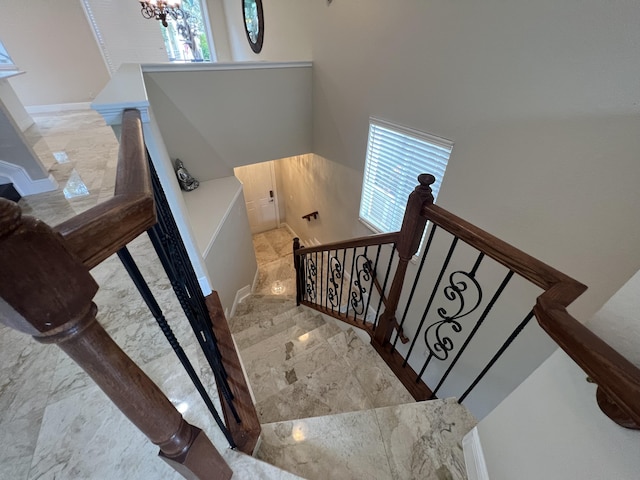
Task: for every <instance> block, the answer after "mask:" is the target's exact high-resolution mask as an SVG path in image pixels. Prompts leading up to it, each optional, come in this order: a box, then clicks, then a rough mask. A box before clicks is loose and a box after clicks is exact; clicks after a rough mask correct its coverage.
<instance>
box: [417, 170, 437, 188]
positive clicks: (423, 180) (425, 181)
mask: <svg viewBox="0 0 640 480" xmlns="http://www.w3.org/2000/svg"><path fill="white" fill-rule="evenodd" d="M435 181H436V177H434V176H433V175H431V174H430V173H421V174H420V175H418V182H420V185H422V186H423V187H427V186H429V185H431V184H432V183H434V182H435Z"/></svg>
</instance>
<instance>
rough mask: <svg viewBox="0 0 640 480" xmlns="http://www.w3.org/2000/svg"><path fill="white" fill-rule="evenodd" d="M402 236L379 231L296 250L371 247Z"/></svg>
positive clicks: (310, 250)
mask: <svg viewBox="0 0 640 480" xmlns="http://www.w3.org/2000/svg"><path fill="white" fill-rule="evenodd" d="M399 237H400V232H392V233H379V234H376V235H368V236H366V237H358V238H352V239H350V240H343V241H340V242H333V243H325V244H322V245H317V246H315V247H303V248H300V249H298V250H296V253H297V254H298V255H305V254H307V253H315V252H326V251H328V250H341V249H343V248H354V247H370V246H371V245H384V244H385V243H396V242H397V241H398V238H399Z"/></svg>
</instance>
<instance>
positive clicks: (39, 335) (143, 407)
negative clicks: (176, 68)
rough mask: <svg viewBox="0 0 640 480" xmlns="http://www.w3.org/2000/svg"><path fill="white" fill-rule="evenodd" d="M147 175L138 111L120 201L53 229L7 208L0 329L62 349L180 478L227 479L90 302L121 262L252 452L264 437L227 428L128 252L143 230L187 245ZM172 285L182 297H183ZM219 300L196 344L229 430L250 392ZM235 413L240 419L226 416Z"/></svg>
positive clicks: (0, 226) (128, 120) (209, 308)
mask: <svg viewBox="0 0 640 480" xmlns="http://www.w3.org/2000/svg"><path fill="white" fill-rule="evenodd" d="M149 168H150V167H149V162H148V156H147V151H146V148H145V144H144V139H143V135H142V124H141V120H140V114H139V112H138V111H137V110H126V111H125V112H124V114H123V119H122V131H121V139H120V150H119V155H118V167H117V177H116V187H115V192H114V197H113V198H111V199H110V200H108V201H106V202H104V203H102V204H99V205H97V206H95V207H93V208H91V209H89V210H87V211H85V212H84V213H82V214H79V215H77V216H75V217H73V218H72V219H70V220H68V221H66V222H64V223H62V224H61V225H58V226H57V227H55V229H54V228H51V227H49V226H48V225H46V224H45V223H43V222H41V221H39V220H36V219H34V218H31V217H22V215H21V210H20V207H19V206H18V205H17V204H15V203H13V202H10V201H7V200H4V199H0V265H1V269H2V275H1V276H0V297H1V298H2V299H3V302H2V303H3V304H4V305H5V307H4V308H0V322H1V323H4V324H5V325H7V326H9V327H11V328H14V329H17V330H20V331H22V332H24V333H28V334H30V335H33V336H34V338H35V339H36V340H37V341H39V342H42V343H55V344H57V345H58V346H59V347H60V348H61V349H62V350H63V351H65V352H66V353H67V354H68V355H69V356H70V357H71V358H72V359H73V360H74V361H75V362H76V363H77V364H78V365H80V366H81V367H82V368H83V369H84V370H85V371H86V372H87V374H88V375H89V376H90V377H91V378H92V379H93V380H94V381H95V382H96V384H97V385H98V386H99V387H100V388H101V389H102V390H103V391H104V392H105V393H106V394H107V395H108V396H109V398H110V399H111V400H112V401H113V402H114V403H115V404H116V405H117V406H118V408H119V409H120V410H121V411H122V412H123V413H124V414H125V415H126V416H127V417H128V418H129V419H130V420H131V421H132V422H133V423H134V424H135V425H136V426H137V427H138V428H139V429H140V430H141V431H142V432H143V433H145V435H147V437H148V438H149V439H150V440H151V441H152V442H153V443H155V444H156V445H158V446H159V447H160V457H161V458H163V460H165V461H166V462H167V463H169V464H170V465H171V466H172V467H174V468H175V469H176V470H177V471H179V472H180V473H182V474H183V475H187V476H189V478H197V479H228V478H230V477H231V476H232V471H231V469H230V468H229V466H228V465H227V464H226V462H225V460H224V459H223V458H222V456H221V455H220V454H219V453H218V451H217V450H216V448H215V447H214V446H213V444H212V443H211V442H210V440H209V439H208V438H207V436H206V435H205V434H204V433H203V432H202V431H201V430H200V429H199V428H197V427H195V426H193V425H191V424H189V423H188V422H186V421H185V420H184V419H183V417H182V415H181V414H180V413H179V412H178V411H177V410H176V408H175V407H174V406H173V405H172V404H171V402H170V401H169V400H168V399H167V398H166V396H165V395H164V394H163V393H162V391H161V390H160V389H159V388H158V387H157V386H156V385H155V384H154V383H153V382H152V381H151V380H150V379H149V378H148V377H147V376H146V374H145V373H144V372H143V371H142V370H141V369H140V368H139V367H138V366H137V365H136V364H135V363H134V362H133V361H132V360H131V359H130V358H129V357H128V356H127V355H126V354H125V353H124V352H123V351H122V350H121V349H120V347H118V345H117V344H116V343H115V342H114V341H113V340H112V339H111V337H110V336H109V335H108V334H107V333H106V332H105V330H104V329H103V328H102V326H101V325H100V324H99V323H98V322H97V321H96V313H97V307H96V306H95V304H94V303H93V302H92V299H93V297H94V295H95V294H96V292H97V290H98V285H97V284H96V282H95V281H94V279H93V278H92V276H91V275H90V273H89V270H90V269H91V268H92V267H94V266H96V265H98V264H99V263H100V262H102V261H103V260H105V259H106V258H107V257H109V256H111V255H112V254H114V253H118V255H119V256H120V258H121V259H122V260H123V263H124V264H125V266H126V267H127V270H128V271H129V273H130V275H131V276H132V278H133V280H134V282H135V283H136V286H137V287H138V289H139V290H140V293H141V294H142V295H143V297H144V299H145V301H146V302H147V305H148V306H149V308H150V309H151V311H152V312H153V314H154V316H155V317H156V320H158V323H159V325H160V327H161V328H162V331H163V333H164V334H165V335H166V337H167V339H168V340H169V342H170V343H171V346H172V347H173V349H174V351H175V352H176V354H177V355H178V357H179V358H180V360H181V362H182V363H183V365H184V366H185V368H186V369H187V371H188V373H189V375H190V376H191V378H192V380H194V384H196V388H197V389H198V391H199V392H200V393H201V395H202V396H203V399H204V400H205V403H206V404H207V406H209V408H210V411H211V413H212V414H213V415H214V417H216V421H218V424H219V426H220V427H221V429H222V430H223V433H225V435H226V436H227V438H228V439H229V442H230V445H231V446H233V447H235V446H236V444H239V443H242V444H243V445H245V446H246V447H247V448H248V449H249V450H251V449H253V446H254V445H255V441H256V440H257V437H256V438H251V439H247V438H241V437H242V435H244V434H246V433H247V432H246V431H245V430H243V429H242V428H237V429H235V433H236V434H239V435H236V436H234V432H231V433H230V432H229V431H227V428H226V426H225V425H224V423H223V422H222V421H221V420H220V419H219V417H218V415H217V412H216V411H215V407H214V406H213V403H212V402H211V400H210V399H209V397H208V394H207V392H206V391H205V389H204V387H203V386H202V384H201V383H200V382H199V379H197V376H195V377H194V376H193V375H192V374H195V371H194V369H193V367H192V366H191V364H190V362H189V360H188V358H186V355H185V354H184V351H182V348H181V347H180V345H179V343H178V342H177V340H176V339H175V337H174V336H173V333H172V332H171V329H170V328H169V326H168V324H167V323H166V320H165V319H164V316H163V314H162V311H161V309H160V307H159V305H158V304H157V302H155V300H154V299H153V296H152V295H151V293H150V291H149V289H148V287H147V286H146V283H145V282H144V279H142V277H141V275H140V273H139V271H137V267H136V266H135V263H134V262H133V259H132V258H131V256H130V255H129V253H128V251H127V249H126V245H127V244H128V243H129V242H130V241H131V240H133V239H134V238H136V237H137V236H139V235H140V234H141V233H144V232H145V231H149V232H150V236H151V238H152V240H153V239H154V236H155V238H156V239H157V240H158V244H160V243H162V241H168V242H170V243H171V245H172V246H174V247H175V246H176V245H178V243H179V242H178V240H179V239H175V238H166V237H167V236H168V234H167V233H166V231H165V230H162V229H161V228H159V226H158V225H157V224H156V222H157V216H156V207H158V205H156V204H155V203H154V193H156V192H154V188H153V187H152V181H151V175H150V170H149ZM156 198H157V196H156ZM154 246H156V245H154ZM156 251H157V252H158V253H159V255H161V259H162V258H163V257H164V258H165V259H166V257H167V256H168V255H166V252H165V255H164V256H163V255H162V253H163V250H162V245H160V246H159V247H158V246H156ZM167 268H169V270H170V269H171V268H172V265H165V269H167ZM183 282H186V280H183ZM172 285H173V282H172ZM173 286H174V289H175V290H176V294H178V295H179V292H180V290H179V289H177V288H176V285H173ZM178 286H179V287H181V286H180V285H178ZM145 287H146V288H145ZM192 288H193V286H192ZM200 293H201V292H200ZM216 300H217V297H216V296H215V295H214V296H213V298H212V299H211V304H210V305H204V307H203V310H204V311H203V312H201V316H206V317H207V321H208V323H207V324H205V325H204V326H203V327H200V331H197V332H196V336H197V337H198V340H201V337H204V340H203V342H205V343H206V346H207V347H208V348H209V350H210V355H206V356H207V360H209V361H210V364H211V365H212V367H215V368H214V375H216V380H220V381H219V382H217V384H218V385H217V386H218V388H219V389H220V388H221V389H222V391H221V397H224V399H225V401H223V402H222V403H223V406H226V409H225V416H226V417H228V418H227V421H229V417H233V416H234V415H235V417H236V420H237V422H238V423H239V422H241V420H242V419H241V418H240V417H239V416H238V413H237V412H235V410H234V409H235V407H234V406H233V402H232V400H233V399H234V397H238V392H239V391H240V390H242V388H246V385H240V386H239V385H238V382H240V383H242V382H243V381H244V377H242V376H240V377H238V379H239V380H238V379H236V383H235V384H234V386H230V385H229V382H228V381H227V379H226V376H227V370H230V369H232V368H233V369H235V370H237V369H238V368H237V363H238V362H237V358H236V359H235V361H233V359H231V361H229V360H228V359H222V356H221V354H220V348H219V346H218V345H217V343H218V342H217V340H216V337H215V334H214V331H213V325H212V322H211V318H210V317H211V316H212V315H213V316H216V318H217V324H218V327H217V333H218V332H219V333H221V334H223V335H224V329H221V325H220V323H221V322H222V320H224V316H222V320H221V319H220V317H219V315H218V313H219V312H217V310H216V305H218V304H219V300H218V301H217V302H216ZM181 304H183V308H185V313H187V310H188V309H192V308H194V307H193V306H192V305H191V304H189V303H188V302H181ZM204 330H207V331H206V332H205V331H204ZM229 338H230V335H229ZM223 343H228V341H226V340H225V341H224V342H223ZM206 353H207V352H205V354H206ZM228 356H229V355H228ZM234 373H237V372H234ZM236 376H237V375H236ZM247 397H248V395H247ZM207 400H208V401H207ZM229 411H233V414H231V413H229V415H227V412H229ZM244 413H246V412H244ZM245 418H246V416H245ZM234 423H236V422H234ZM249 433H251V434H254V433H255V432H249ZM236 439H238V440H239V441H238V442H236Z"/></svg>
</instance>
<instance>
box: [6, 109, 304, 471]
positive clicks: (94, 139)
mask: <svg viewBox="0 0 640 480" xmlns="http://www.w3.org/2000/svg"><path fill="white" fill-rule="evenodd" d="M34 119H35V120H36V122H37V125H35V126H33V127H31V128H30V129H29V130H28V131H27V132H26V134H27V138H28V139H29V141H30V142H32V145H33V146H34V149H35V151H36V152H37V153H38V155H39V156H40V158H41V160H42V161H43V163H44V164H45V165H47V167H48V168H50V172H51V173H52V174H53V175H54V177H55V178H56V180H57V181H58V182H59V184H60V188H59V189H58V190H57V191H55V192H51V193H46V194H42V195H34V196H30V197H26V198H23V199H22V200H21V201H20V203H19V204H20V206H21V207H22V209H23V213H24V214H26V215H33V216H36V217H38V218H40V219H42V220H43V221H45V222H47V223H48V224H50V225H56V224H58V223H60V222H61V221H64V220H66V219H68V218H70V217H72V216H74V215H75V214H77V213H79V212H81V211H84V210H86V209H88V208H90V207H91V206H93V205H95V204H97V203H99V202H100V201H102V200H104V199H107V198H109V197H110V196H111V195H112V193H113V185H114V181H115V165H116V164H115V161H116V158H117V150H118V144H117V141H116V139H115V136H114V135H113V133H112V131H111V129H110V128H109V127H107V126H106V125H105V124H104V122H103V121H102V119H101V117H100V116H99V115H97V114H96V113H94V112H89V111H83V112H65V113H62V114H57V115H56V114H51V115H37V116H34ZM56 158H57V159H56ZM74 170H75V171H76V172H77V173H78V175H79V177H80V178H81V179H82V180H83V182H84V183H85V184H86V187H87V190H88V192H89V195H86V196H83V197H75V198H66V197H65V195H64V188H65V184H66V182H67V180H68V179H69V177H70V176H71V174H72V172H73V171H74ZM129 250H130V252H131V254H132V256H133V258H134V259H135V260H136V262H137V263H138V266H139V268H140V270H141V271H142V273H143V275H144V277H145V278H146V279H147V281H148V282H149V285H150V288H151V290H152V292H153V294H154V295H155V297H156V299H157V300H158V302H159V303H160V305H161V306H162V308H163V310H164V313H165V316H166V318H167V320H168V322H169V324H170V325H171V327H172V328H173V330H174V333H175V335H176V337H177V338H178V340H179V341H180V343H181V344H182V346H183V347H184V349H185V351H186V352H187V355H188V356H189V358H190V359H191V361H192V363H193V365H194V368H195V369H196V371H199V372H200V373H201V374H202V375H201V377H202V378H203V381H204V383H205V386H206V387H207V390H208V391H209V394H210V396H211V397H212V400H213V401H214V403H215V404H216V405H217V406H218V407H219V400H218V398H217V390H216V388H215V385H214V384H213V383H212V382H211V380H210V379H211V375H210V374H207V372H206V370H205V368H204V366H205V365H206V360H205V359H204V356H203V355H202V353H201V352H200V349H199V347H198V346H197V343H196V341H195V337H194V335H193V332H192V331H191V328H190V326H189V324H188V322H187V320H186V318H185V317H184V315H183V313H182V310H181V308H180V306H179V304H178V302H177V300H176V298H175V295H174V294H173V292H172V290H171V288H170V285H169V281H168V279H167V278H166V276H165V274H164V271H163V270H162V267H161V265H160V262H159V261H158V259H157V257H156V255H155V252H154V251H153V248H152V247H151V243H150V242H149V240H148V239H147V238H146V237H145V236H141V237H139V238H137V239H136V240H134V241H133V242H132V243H131V244H129ZM92 275H93V276H94V278H95V279H96V281H97V283H98V284H99V285H100V290H99V291H98V294H97V295H96V297H95V299H94V301H95V303H96V304H97V305H98V321H99V322H100V323H101V324H102V325H103V326H104V327H105V329H106V330H107V332H108V333H109V334H110V335H111V336H112V338H113V339H114V340H115V341H116V343H118V344H119V345H120V347H121V348H122V349H123V350H124V351H125V352H126V353H127V354H128V355H129V356H130V357H131V358H132V359H133V360H134V361H135V362H136V363H137V364H138V365H139V366H140V367H141V368H142V369H143V370H144V371H145V372H146V373H147V375H149V377H151V379H152V380H154V381H155V382H156V383H157V384H158V386H159V387H160V388H161V389H162V390H163V391H164V392H165V394H166V395H167V396H168V397H169V398H170V400H171V401H172V402H173V403H174V404H175V405H176V407H177V408H178V409H179V410H180V411H181V412H182V413H183V415H184V417H185V418H186V419H187V420H188V421H190V422H192V423H194V424H195V425H197V426H199V427H201V428H203V430H205V432H206V433H207V435H208V436H209V438H211V440H212V441H213V443H214V444H215V445H216V447H217V448H218V449H219V450H220V451H221V452H223V455H224V457H225V458H226V459H227V461H228V462H229V463H230V465H231V467H232V469H234V471H235V472H236V474H235V475H234V478H239V479H243V478H247V479H254V478H260V479H283V480H285V479H294V478H298V477H296V476H295V475H292V474H288V473H286V472H282V471H280V470H279V469H276V468H275V467H272V466H270V465H267V464H264V463H262V462H258V461H256V460H255V459H253V458H251V457H247V456H246V455H243V454H241V453H237V452H234V451H232V450H229V449H228V448H227V447H228V445H227V443H226V440H225V439H224V437H223V436H222V433H221V432H220V431H219V429H218V427H217V426H216V425H215V422H214V420H213V418H212V416H211V414H210V413H209V412H208V410H207V409H206V406H205V405H204V402H203V401H202V399H201V398H200V396H199V395H198V394H197V392H196V391H195V388H194V387H193V385H192V384H191V381H190V380H189V378H188V377H187V375H186V373H185V372H184V370H183V368H182V366H181V365H180V363H179V362H178V360H177V358H176V356H175V354H174V353H173V351H172V349H171V347H170V345H169V343H168V342H167V341H166V339H165V338H164V336H163V335H162V333H161V331H160V329H159V328H158V326H157V325H156V323H155V320H154V319H153V317H152V316H151V314H150V313H149V311H148V310H147V308H146V306H145V305H144V303H143V301H142V299H141V298H140V296H139V294H138V292H137V290H136V289H135V287H134V285H133V283H132V282H131V280H130V279H129V277H128V275H127V274H126V272H125V271H124V268H123V267H122V266H121V264H120V263H119V260H118V259H117V257H116V256H113V257H111V258H109V259H107V260H106V261H105V262H103V263H102V264H100V265H99V266H97V267H96V268H94V269H93V270H92ZM0 432H2V436H1V438H0V479H3V480H4V479H7V480H26V479H52V480H53V479H56V480H71V479H95V480H111V479H116V478H121V479H131V480H137V479H145V480H147V479H152V480H155V479H163V480H164V479H176V480H177V479H178V478H182V477H181V476H180V475H178V474H177V473H176V472H175V471H173V470H172V469H171V468H170V467H169V466H168V465H167V464H165V463H164V462H163V461H162V460H160V459H159V458H158V457H157V451H158V449H157V447H156V446H154V445H153V444H152V443H151V442H149V440H148V439H147V438H146V437H145V436H144V435H143V434H142V433H141V432H139V431H138V430H137V429H136V428H135V427H134V426H133V424H131V423H130V422H129V421H128V420H127V419H126V418H125V417H124V416H123V415H122V414H121V413H120V412H119V411H118V410H117V409H116V408H115V407H114V406H113V404H112V403H111V402H110V401H109V400H108V399H107V397H106V396H105V395H104V394H103V393H102V391H101V390H99V389H98V388H97V387H96V386H95V385H94V384H93V382H92V381H91V380H90V379H89V378H88V377H87V375H86V374H85V373H84V372H83V371H82V370H81V369H80V368H79V367H78V366H77V365H76V364H75V363H73V362H72V361H71V360H70V359H69V358H68V357H67V356H66V355H65V354H64V353H63V352H62V351H60V350H59V349H58V348H57V347H55V346H53V345H42V344H39V343H37V342H35V341H34V340H33V339H32V338H30V337H29V336H28V335H24V334H21V333H19V332H16V331H14V330H11V329H9V328H7V327H4V326H2V325H0Z"/></svg>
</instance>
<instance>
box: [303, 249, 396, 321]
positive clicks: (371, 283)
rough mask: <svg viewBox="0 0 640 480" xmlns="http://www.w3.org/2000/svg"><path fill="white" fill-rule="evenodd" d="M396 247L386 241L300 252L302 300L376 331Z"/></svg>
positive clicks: (332, 314) (337, 316)
mask: <svg viewBox="0 0 640 480" xmlns="http://www.w3.org/2000/svg"><path fill="white" fill-rule="evenodd" d="M303 248H304V247H303V246H301V245H299V244H298V248H296V247H294V250H298V249H303ZM395 249H396V246H395V243H384V244H377V245H368V246H364V247H351V248H335V249H329V250H324V251H313V252H309V253H302V254H298V255H297V256H296V262H297V263H298V264H299V270H298V271H299V272H300V273H299V275H298V282H299V285H298V291H299V292H300V298H299V303H302V304H304V305H308V306H313V307H314V308H317V309H318V310H320V311H322V312H323V313H326V314H328V315H331V316H333V317H336V318H338V319H340V320H342V321H345V322H347V323H350V324H353V325H355V326H357V327H360V328H365V329H368V330H371V331H375V329H376V326H377V322H378V319H379V318H380V314H381V312H382V309H383V306H384V292H385V291H386V289H387V287H388V284H389V279H390V273H391V271H392V270H393V268H392V266H393V259H394V253H395Z"/></svg>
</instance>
